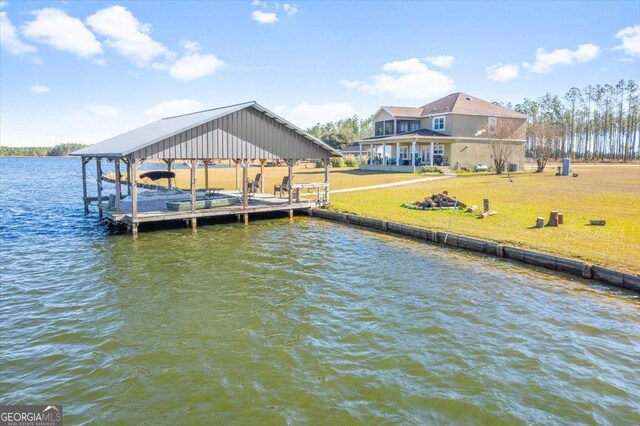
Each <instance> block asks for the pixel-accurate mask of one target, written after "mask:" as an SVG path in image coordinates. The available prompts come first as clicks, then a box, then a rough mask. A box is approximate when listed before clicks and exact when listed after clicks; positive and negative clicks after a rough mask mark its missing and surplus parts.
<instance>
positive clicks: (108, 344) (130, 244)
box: [0, 158, 640, 425]
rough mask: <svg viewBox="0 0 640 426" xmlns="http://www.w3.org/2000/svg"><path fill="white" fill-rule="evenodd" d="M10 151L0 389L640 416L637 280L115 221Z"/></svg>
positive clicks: (157, 415)
mask: <svg viewBox="0 0 640 426" xmlns="http://www.w3.org/2000/svg"><path fill="white" fill-rule="evenodd" d="M81 192H82V190H81V184H80V160H78V159H68V158H58V159H56V158H42V159H0V274H1V276H0V278H1V288H0V304H1V305H0V333H1V335H0V345H1V346H0V371H1V374H0V403H2V404H17V403H24V404H52V403H57V404H63V406H64V412H65V420H66V421H67V423H68V424H81V423H93V422H95V423H115V422H120V423H143V422H148V423H151V424H157V423H163V424H164V423H183V424H186V423H189V424H198V423H212V422H215V423H223V424H225V423H230V422H234V423H259V424H263V423H266V424H286V423H289V424H301V423H316V424H354V423H355V424H358V423H360V424H372V423H394V424H395V423H408V424H424V423H427V424H452V423H453V424H490V425H500V424H504V425H518V424H611V425H623V424H638V423H640V404H639V403H638V401H639V399H638V395H640V369H639V368H638V361H639V360H640V302H639V300H638V298H637V297H636V296H634V295H633V294H630V293H624V292H620V291H617V290H613V289H608V288H606V287H602V286H597V285H594V284H593V283H588V282H585V281H582V280H578V279H571V278H567V277H562V276H558V275H554V274H550V273H545V272H543V271H540V270H537V271H536V270H532V269H526V268H523V267H520V266H517V265H512V264H509V263H507V262H503V261H498V260H495V259H492V258H484V257H479V256H475V255H471V254H466V253H461V252H458V251H455V250H450V249H444V248H440V247H436V246H432V245H426V244H420V243H416V242H413V241H407V240H403V239H399V238H395V237H390V236H386V235H383V234H377V233H372V232H368V231H364V230H358V229H353V228H349V227H345V226H342V225H338V224H335V223H329V222H323V221H320V220H316V219H305V218H299V219H296V220H295V221H294V222H292V223H290V222H289V221H288V220H280V219H277V220H268V221H266V220H265V221H255V222H251V223H250V225H249V226H248V227H246V228H245V227H243V226H242V225H237V224H231V225H210V226H201V227H200V228H199V230H198V232H197V233H196V234H192V233H191V232H190V230H189V229H187V228H181V229H170V230H162V231H155V232H143V233H141V234H140V238H139V239H138V240H136V241H134V240H133V239H132V238H131V236H130V235H109V234H107V233H106V232H105V230H104V229H103V228H102V227H101V226H98V224H97V217H96V215H95V212H94V213H92V214H91V215H89V216H84V215H83V209H82V201H81Z"/></svg>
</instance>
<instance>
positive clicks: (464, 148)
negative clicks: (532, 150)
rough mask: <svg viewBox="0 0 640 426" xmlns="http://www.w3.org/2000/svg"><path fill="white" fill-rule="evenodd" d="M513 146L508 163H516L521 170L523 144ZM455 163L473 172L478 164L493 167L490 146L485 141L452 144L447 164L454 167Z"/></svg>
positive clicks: (523, 161)
mask: <svg viewBox="0 0 640 426" xmlns="http://www.w3.org/2000/svg"><path fill="white" fill-rule="evenodd" d="M513 145H514V147H513V150H512V154H511V158H510V159H509V161H508V162H509V163H518V164H519V165H520V170H523V169H524V165H525V146H524V142H522V143H517V142H514V143H513ZM456 163H459V165H460V167H466V168H468V169H471V170H473V166H475V165H476V164H480V163H482V164H485V165H487V166H493V155H492V151H491V144H490V143H489V142H486V141H478V142H472V141H464V142H454V143H452V144H451V150H450V155H449V164H450V165H451V167H454V166H455V165H456Z"/></svg>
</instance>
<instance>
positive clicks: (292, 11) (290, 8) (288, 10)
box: [282, 3, 298, 15]
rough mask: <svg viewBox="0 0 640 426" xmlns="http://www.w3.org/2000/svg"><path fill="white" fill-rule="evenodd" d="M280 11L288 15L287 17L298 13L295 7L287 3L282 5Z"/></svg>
mask: <svg viewBox="0 0 640 426" xmlns="http://www.w3.org/2000/svg"><path fill="white" fill-rule="evenodd" d="M282 9H284V11H285V12H286V13H287V14H288V15H295V14H296V13H298V8H297V7H296V6H293V5H291V4H289V3H285V4H283V5H282Z"/></svg>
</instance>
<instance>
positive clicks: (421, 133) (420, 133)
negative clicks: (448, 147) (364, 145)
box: [362, 129, 451, 141]
mask: <svg viewBox="0 0 640 426" xmlns="http://www.w3.org/2000/svg"><path fill="white" fill-rule="evenodd" d="M425 136H432V137H441V138H450V137H451V136H449V135H445V134H444V133H440V132H435V131H433V130H429V129H419V130H410V131H408V132H403V133H396V134H394V135H384V136H371V137H369V138H366V139H362V140H363V141H370V140H382V139H389V138H398V137H402V138H417V137H425Z"/></svg>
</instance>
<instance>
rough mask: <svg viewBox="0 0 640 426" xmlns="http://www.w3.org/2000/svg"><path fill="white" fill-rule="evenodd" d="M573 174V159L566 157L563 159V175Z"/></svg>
mask: <svg viewBox="0 0 640 426" xmlns="http://www.w3.org/2000/svg"><path fill="white" fill-rule="evenodd" d="M570 174H571V159H570V158H565V159H563V160H562V176H569V175H570Z"/></svg>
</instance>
